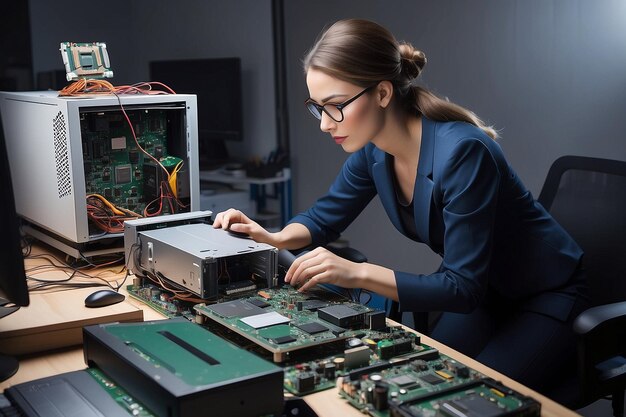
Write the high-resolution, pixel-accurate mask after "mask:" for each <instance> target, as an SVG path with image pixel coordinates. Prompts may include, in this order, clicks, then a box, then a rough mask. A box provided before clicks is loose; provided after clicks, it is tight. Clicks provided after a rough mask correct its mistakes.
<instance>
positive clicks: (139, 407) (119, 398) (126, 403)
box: [85, 368, 156, 417]
mask: <svg viewBox="0 0 626 417" xmlns="http://www.w3.org/2000/svg"><path fill="white" fill-rule="evenodd" d="M85 371H86V372H88V373H89V375H91V377H92V378H93V379H95V380H96V382H97V383H98V384H100V386H101V387H102V389H103V390H104V391H105V392H106V393H107V394H109V395H110V396H111V398H113V399H114V400H115V402H116V403H118V404H119V405H120V406H121V407H122V408H123V409H125V410H126V411H128V414H129V415H131V416H136V417H156V415H155V414H153V413H151V412H150V411H149V410H148V409H147V408H146V407H145V406H144V405H143V404H141V403H140V402H139V401H137V400H136V399H135V398H133V397H132V396H131V395H130V394H128V393H127V392H126V391H125V390H124V389H123V388H122V387H120V386H119V385H117V384H116V383H115V382H113V381H112V380H111V379H109V378H108V377H107V376H106V375H105V374H104V373H102V371H100V370H99V369H98V368H88V369H86V370H85Z"/></svg>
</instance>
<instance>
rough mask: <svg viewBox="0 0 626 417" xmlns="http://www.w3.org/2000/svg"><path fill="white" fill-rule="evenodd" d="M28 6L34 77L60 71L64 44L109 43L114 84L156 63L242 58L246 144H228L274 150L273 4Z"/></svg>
mask: <svg viewBox="0 0 626 417" xmlns="http://www.w3.org/2000/svg"><path fill="white" fill-rule="evenodd" d="M29 1H30V14H31V31H32V49H33V69H34V73H35V74H37V72H38V71H47V70H52V69H57V68H59V69H60V68H63V63H62V61H61V55H60V53H59V43H60V42H63V41H72V42H90V41H103V42H106V43H107V50H108V51H109V56H110V58H111V66H112V67H113V70H114V73H115V77H114V78H113V79H112V80H111V81H112V82H113V83H114V84H115V85H121V84H125V83H135V82H138V81H146V80H148V77H149V68H148V65H149V62H150V61H154V60H165V59H190V58H214V57H215V58H218V57H230V56H238V57H241V63H242V75H243V103H244V107H243V112H244V126H243V128H244V141H242V142H229V143H227V146H228V148H229V151H230V153H231V155H235V156H239V157H241V158H247V157H251V156H259V157H262V156H265V155H267V154H268V153H269V152H270V151H272V150H273V149H274V148H275V147H276V123H275V111H274V108H275V104H274V103H275V100H274V55H273V46H272V16H271V10H272V9H271V0H237V1H219V0H178V1H175V2H174V1H167V0H132V1H128V0H110V1H108V2H107V3H106V4H103V5H101V6H97V7H77V5H76V3H75V2H71V1H68V0H58V1H57V0H55V1H47V0H29ZM96 10H97V13H95V11H96ZM215 99H216V100H219V97H216V98H215ZM199 117H207V116H206V115H199Z"/></svg>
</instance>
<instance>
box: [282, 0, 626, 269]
mask: <svg viewBox="0 0 626 417" xmlns="http://www.w3.org/2000/svg"><path fill="white" fill-rule="evenodd" d="M347 17H361V18H367V19H372V20H375V21H377V22H379V23H381V24H382V25H384V26H386V27H387V28H389V29H390V30H391V31H392V32H393V33H394V34H395V35H396V37H397V38H398V39H399V40H406V41H409V42H411V43H413V45H414V46H415V47H416V48H418V49H421V50H423V51H424V52H425V53H426V56H427V58H428V64H427V66H426V68H425V71H424V73H423V74H424V75H423V76H424V78H423V80H422V81H423V83H424V84H425V85H426V86H427V87H429V88H430V89H432V90H433V91H435V92H437V93H438V94H440V95H443V96H447V97H449V98H450V100H452V101H455V102H457V103H459V104H462V105H464V106H466V107H468V108H470V109H472V110H474V111H475V112H476V113H477V114H478V115H479V116H480V117H482V118H483V119H484V120H486V121H487V122H488V123H490V124H493V125H494V126H495V127H496V128H497V129H498V130H499V131H500V133H501V136H502V137H501V139H500V140H499V143H500V144H501V146H502V147H503V149H504V152H505V154H506V156H507V157H508V159H509V161H510V163H511V164H512V166H513V167H514V168H515V169H516V171H517V172H518V173H519V175H520V177H521V178H522V179H523V180H524V182H525V183H526V185H527V186H528V187H529V188H530V190H531V191H532V192H533V194H534V195H535V196H537V195H538V194H539V191H540V189H541V186H542V184H543V181H544V178H545V176H546V174H547V171H548V168H549V166H550V164H551V163H552V161H554V160H555V159H556V158H557V157H559V156H561V155H565V154H577V155H588V156H596V157H605V158H614V159H621V160H626V137H625V136H626V135H625V134H624V132H626V117H624V116H623V113H624V111H626V53H625V52H624V51H626V24H625V22H626V2H624V1H621V0H602V1H597V0H578V1H571V0H559V1H545V0H530V1H529V0H517V1H512V0H507V1H503V0H482V1H480V2H459V1H452V0H440V1H437V2H433V1H409V0H397V1H394V2H385V1H376V0H346V1H342V2H336V1H329V0H319V1H316V2H309V1H287V2H286V5H285V18H286V19H285V20H286V32H287V54H288V56H287V62H288V66H289V67H288V75H289V80H288V90H289V92H290V96H289V100H290V105H289V108H290V124H291V126H290V136H291V152H292V161H293V174H294V186H293V188H294V208H295V210H296V211H298V210H303V209H305V208H307V207H308V206H309V205H310V204H312V203H313V202H314V201H315V199H316V198H318V197H319V196H321V195H322V194H323V193H324V192H325V191H326V190H327V189H328V186H329V185H330V183H331V182H332V180H333V179H334V176H335V175H336V173H337V171H338V170H339V168H340V166H341V164H342V162H343V161H344V160H345V158H346V157H347V155H346V154H345V153H344V152H343V151H342V150H341V148H340V147H338V146H336V145H335V144H334V142H333V141H332V140H330V136H329V135H328V134H324V133H322V132H320V130H319V126H318V123H317V121H316V120H315V119H314V118H312V117H311V116H310V115H309V114H308V112H307V111H306V110H305V109H304V106H303V105H302V102H303V101H304V100H305V99H306V98H307V97H308V92H307V89H306V84H305V82H304V76H303V74H302V69H301V59H302V57H303V55H304V54H305V52H306V51H307V50H308V48H310V47H311V45H312V44H313V42H314V40H315V38H316V37H317V35H318V34H319V32H320V31H321V30H322V28H323V27H324V26H326V25H328V24H330V23H332V22H333V21H335V20H337V19H340V18H347ZM344 237H345V238H347V239H348V240H350V242H351V245H352V246H354V247H357V248H359V249H361V250H363V251H364V252H365V253H366V254H367V256H368V257H369V258H370V261H372V262H375V263H380V264H383V265H386V266H389V267H392V268H394V269H399V270H405V271H414V272H431V271H432V269H434V268H435V267H436V266H437V265H438V263H439V258H438V257H437V256H436V255H433V254H432V253H430V250H429V249H428V248H426V247H425V246H424V245H421V244H416V243H413V242H411V241H410V240H408V239H406V238H404V237H402V236H401V235H400V234H399V233H398V232H396V231H395V229H394V228H393V226H392V225H391V223H390V222H389V220H388V219H387V217H386V215H385V213H384V211H383V209H382V206H381V205H380V203H379V201H378V200H377V199H376V200H375V201H374V202H373V203H372V204H371V205H370V207H368V209H366V211H365V212H364V214H363V215H362V216H361V217H360V218H359V219H357V220H356V221H355V223H354V224H353V225H352V226H350V227H349V228H348V230H347V231H346V232H345V233H344Z"/></svg>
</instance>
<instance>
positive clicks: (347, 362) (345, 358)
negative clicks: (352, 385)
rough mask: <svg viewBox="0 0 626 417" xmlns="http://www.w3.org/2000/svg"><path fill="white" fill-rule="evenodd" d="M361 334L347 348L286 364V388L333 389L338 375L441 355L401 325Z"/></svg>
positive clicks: (301, 392) (297, 391) (294, 391)
mask: <svg viewBox="0 0 626 417" xmlns="http://www.w3.org/2000/svg"><path fill="white" fill-rule="evenodd" d="M358 336H361V337H354V338H350V339H346V340H345V350H341V351H339V352H334V353H333V354H330V355H326V356H323V355H318V356H317V357H316V358H313V359H311V360H308V361H299V362H296V363H293V364H287V365H285V366H284V368H283V369H284V371H285V379H284V386H285V389H287V390H288V391H289V392H291V393H292V394H295V395H299V396H302V395H307V394H311V393H314V392H318V391H324V390H326V389H330V388H334V387H335V386H336V381H337V379H338V378H342V377H345V376H348V375H351V374H352V375H356V374H358V373H361V372H364V370H369V369H381V368H386V367H391V366H393V364H394V363H398V362H403V361H410V360H417V359H422V360H428V359H438V358H439V351H438V350H436V349H434V348H432V347H430V346H427V345H423V344H420V339H419V336H417V335H415V334H414V333H412V332H408V331H406V330H404V329H403V328H402V327H401V326H397V327H388V328H386V329H384V330H381V331H376V330H368V329H365V330H363V331H362V332H361V334H360V335H358Z"/></svg>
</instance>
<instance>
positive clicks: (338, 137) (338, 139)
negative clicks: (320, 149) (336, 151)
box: [333, 136, 348, 145]
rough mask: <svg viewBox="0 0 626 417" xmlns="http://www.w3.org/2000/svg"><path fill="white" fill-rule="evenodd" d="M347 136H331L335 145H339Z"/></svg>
mask: <svg viewBox="0 0 626 417" xmlns="http://www.w3.org/2000/svg"><path fill="white" fill-rule="evenodd" d="M347 138H348V137H347V136H333V139H335V143H336V144H337V145H341V144H342V143H343V142H344V141H345V140H346V139H347Z"/></svg>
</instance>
